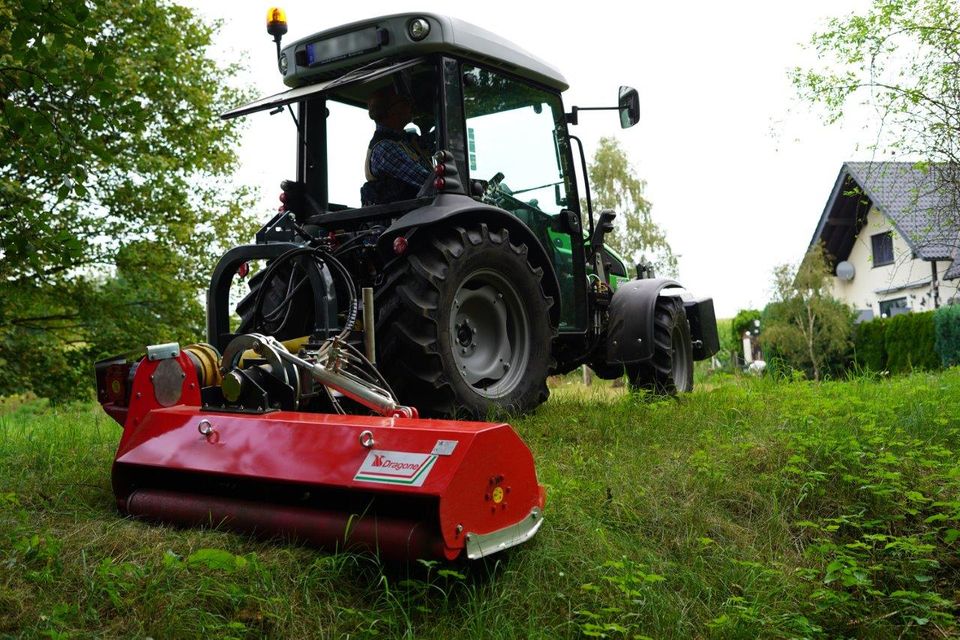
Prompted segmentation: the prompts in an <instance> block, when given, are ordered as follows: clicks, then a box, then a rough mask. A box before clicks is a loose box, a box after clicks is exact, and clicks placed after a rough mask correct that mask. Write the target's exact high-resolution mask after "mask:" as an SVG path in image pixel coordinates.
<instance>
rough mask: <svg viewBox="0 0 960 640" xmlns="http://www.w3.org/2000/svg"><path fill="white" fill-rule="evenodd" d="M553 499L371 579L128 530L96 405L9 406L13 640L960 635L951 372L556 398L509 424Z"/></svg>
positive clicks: (0, 586) (4, 550) (356, 559)
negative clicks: (434, 558) (523, 522)
mask: <svg viewBox="0 0 960 640" xmlns="http://www.w3.org/2000/svg"><path fill="white" fill-rule="evenodd" d="M515 426H516V427H517V429H518V430H519V431H520V433H521V434H522V435H523V436H524V438H525V439H526V441H527V442H528V443H529V445H530V446H531V448H532V449H533V451H534V454H535V456H536V459H537V461H538V471H539V474H540V478H541V481H542V482H543V483H544V484H546V485H547V487H548V503H547V512H546V517H547V519H546V521H545V524H544V527H543V528H542V529H541V531H540V533H539V534H538V535H537V537H536V538H535V539H534V540H533V541H532V542H531V543H528V544H526V545H524V546H522V547H520V548H517V549H515V550H512V551H510V552H507V553H506V554H503V555H501V556H499V557H497V556H494V557H491V558H490V559H489V560H488V561H486V562H479V563H475V564H461V565H453V566H448V565H441V564H430V563H416V564H415V565H414V566H412V567H408V568H406V569H397V568H387V567H381V566H380V565H378V564H377V562H376V561H375V560H374V559H372V558H368V557H362V556H352V555H326V554H323V553H319V552H316V551H314V550H311V549H307V548H303V547H298V546H292V545H285V544H282V543H277V542H274V543H269V542H261V541H257V540H253V539H250V538H246V537H242V536H237V535H232V534H227V533H222V532H216V531H178V530H172V529H167V528H163V527H157V526H150V525H145V524H141V523H138V522H133V521H128V520H124V519H122V518H120V517H119V516H118V515H117V513H116V511H115V509H114V505H113V500H112V495H111V492H110V479H109V476H110V473H109V472H110V463H111V461H112V455H113V452H114V448H115V446H116V442H117V439H118V437H119V427H118V426H117V425H116V424H115V423H113V422H112V420H110V419H109V418H108V417H107V416H105V415H103V414H102V413H101V412H100V410H99V408H98V407H90V406H76V407H70V408H47V407H44V406H42V405H37V404H36V403H28V404H25V405H23V406H20V407H8V408H7V409H6V410H5V412H4V413H0V637H8V636H9V637H51V638H68V637H69V638H74V637H79V638H82V637H121V636H122V637H153V638H180V637H183V638H187V637H197V636H201V635H203V636H208V637H234V638H253V637H262V636H267V637H280V638H292V637H344V638H346V637H349V638H358V637H372V636H379V637H405V636H406V637H425V638H440V637H444V638H447V637H455V638H464V637H466V638H474V637H484V638H488V637H503V638H528V637H547V638H554V637H583V636H596V637H611V638H620V637H630V638H637V637H640V638H642V637H651V638H755V637H772V638H787V637H798V638H800V637H809V638H835V637H863V638H892V637H920V638H938V637H953V636H956V635H957V634H958V633H960V629H958V627H957V624H956V620H955V616H956V615H957V614H958V613H960V612H958V599H960V462H958V461H960V455H958V454H960V370H950V371H947V372H944V373H942V374H938V375H933V374H916V375H912V376H908V377H901V378H895V379H890V380H874V379H870V378H861V379H855V380H851V381H847V382H828V383H823V384H819V385H817V384H812V383H784V382H777V381H776V380H772V379H733V380H728V381H725V382H723V383H722V384H718V385H715V386H714V387H713V388H711V389H710V390H708V391H702V392H697V393H694V394H691V395H688V396H686V397H684V398H683V399H681V400H679V401H673V400H669V401H660V402H648V401H645V400H644V399H642V398H638V397H636V396H630V395H627V394H624V393H623V392H621V391H619V390H616V389H610V388H609V387H608V386H605V385H604V386H601V387H600V390H599V391H597V392H592V391H589V390H586V391H585V390H584V389H583V388H582V387H577V386H569V385H565V386H562V387H559V388H556V389H554V394H553V398H552V399H551V400H550V402H548V403H547V404H546V405H545V406H543V407H542V408H541V409H540V410H539V411H538V412H537V413H536V414H534V415H532V416H529V417H527V418H524V419H521V420H517V421H515Z"/></svg>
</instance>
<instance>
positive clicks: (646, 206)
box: [589, 138, 677, 275]
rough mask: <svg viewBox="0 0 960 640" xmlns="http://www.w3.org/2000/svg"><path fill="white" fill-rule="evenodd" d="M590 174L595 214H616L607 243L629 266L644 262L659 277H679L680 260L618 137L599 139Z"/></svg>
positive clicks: (643, 184)
mask: <svg viewBox="0 0 960 640" xmlns="http://www.w3.org/2000/svg"><path fill="white" fill-rule="evenodd" d="M589 173H590V188H591V192H592V194H593V207H594V211H600V210H603V209H613V210H614V211H616V212H617V219H616V220H615V221H614V225H615V227H614V231H613V233H611V234H610V235H608V236H607V238H606V242H607V244H609V245H610V246H611V247H613V249H614V250H615V251H616V252H617V253H619V254H620V255H621V256H622V257H623V258H624V260H626V261H627V263H628V265H629V264H630V263H631V262H632V263H637V262H640V261H641V259H645V260H646V261H647V262H649V263H651V264H653V265H654V266H655V268H656V271H657V273H658V274H664V275H676V273H677V258H676V256H674V255H673V251H672V250H671V248H670V244H669V243H668V242H667V236H666V234H665V233H664V231H663V229H661V228H660V226H659V225H658V224H657V223H656V222H654V221H653V215H652V210H653V205H652V204H651V203H650V201H649V200H647V199H646V198H644V197H643V190H644V187H645V186H646V183H645V182H644V181H643V180H641V179H640V178H638V177H637V174H636V172H635V171H634V170H633V167H631V166H630V160H629V159H628V158H627V153H626V151H624V149H623V147H621V146H620V143H619V142H618V141H617V140H616V139H615V138H600V142H599V144H598V145H597V151H596V153H595V154H594V156H593V162H592V163H590V166H589Z"/></svg>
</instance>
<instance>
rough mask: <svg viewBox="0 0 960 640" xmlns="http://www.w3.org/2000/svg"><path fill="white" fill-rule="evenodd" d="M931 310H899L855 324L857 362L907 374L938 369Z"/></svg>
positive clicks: (877, 368) (938, 361)
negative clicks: (896, 312)
mask: <svg viewBox="0 0 960 640" xmlns="http://www.w3.org/2000/svg"><path fill="white" fill-rule="evenodd" d="M933 316H934V312H933V311H925V312H923V313H902V314H900V315H897V316H894V317H892V318H880V319H877V320H872V321H870V322H863V323H861V324H860V325H859V326H858V327H857V337H856V349H857V363H858V364H859V365H860V366H861V367H862V368H864V369H871V370H873V371H883V370H887V371H889V372H890V373H906V372H909V371H913V370H914V369H928V370H933V369H939V368H940V366H941V363H940V360H941V358H940V356H939V355H938V351H937V348H936V346H935V343H936V339H935V335H936V332H935V330H934V319H933Z"/></svg>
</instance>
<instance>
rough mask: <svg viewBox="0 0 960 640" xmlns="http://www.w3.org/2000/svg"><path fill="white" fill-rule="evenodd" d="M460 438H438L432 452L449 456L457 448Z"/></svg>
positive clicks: (436, 454)
mask: <svg viewBox="0 0 960 640" xmlns="http://www.w3.org/2000/svg"><path fill="white" fill-rule="evenodd" d="M457 442H459V441H458V440H437V444H435V445H434V446H433V451H431V452H430V453H432V454H433V455H435V456H449V455H451V454H453V450H454V449H456V448H457Z"/></svg>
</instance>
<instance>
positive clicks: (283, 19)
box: [267, 7, 287, 42]
mask: <svg viewBox="0 0 960 640" xmlns="http://www.w3.org/2000/svg"><path fill="white" fill-rule="evenodd" d="M286 32H287V14H286V12H285V11H284V10H283V9H281V8H280V7H270V9H269V10H267V33H269V34H270V35H272V36H273V39H274V40H276V41H278V42H279V41H280V38H281V37H282V36H283V35H284V34H285V33H286Z"/></svg>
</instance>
